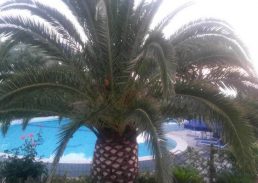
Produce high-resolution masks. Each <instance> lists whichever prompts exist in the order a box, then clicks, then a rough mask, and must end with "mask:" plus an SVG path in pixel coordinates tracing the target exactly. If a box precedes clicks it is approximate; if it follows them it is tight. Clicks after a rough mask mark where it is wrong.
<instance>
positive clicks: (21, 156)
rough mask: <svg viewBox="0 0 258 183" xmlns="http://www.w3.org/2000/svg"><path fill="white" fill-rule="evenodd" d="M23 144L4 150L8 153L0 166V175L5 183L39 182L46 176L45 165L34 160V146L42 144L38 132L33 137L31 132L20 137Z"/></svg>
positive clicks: (35, 154) (35, 153)
mask: <svg viewBox="0 0 258 183" xmlns="http://www.w3.org/2000/svg"><path fill="white" fill-rule="evenodd" d="M22 140H24V144H23V145H22V146H20V147H18V148H14V149H11V150H6V151H5V153H7V154H8V155H7V156H5V157H4V161H3V162H1V166H0V177H2V178H4V179H5V182H6V183H25V182H33V181H34V182H41V181H43V177H46V176H47V168H46V167H45V165H44V164H43V163H42V162H40V161H36V159H35V158H36V156H37V152H36V147H37V146H38V145H40V144H42V137H41V135H40V133H38V134H37V137H36V138H34V136H33V134H29V135H28V136H24V138H22Z"/></svg>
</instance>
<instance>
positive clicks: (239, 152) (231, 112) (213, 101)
mask: <svg viewBox="0 0 258 183" xmlns="http://www.w3.org/2000/svg"><path fill="white" fill-rule="evenodd" d="M176 93H177V95H176V97H174V98H172V99H171V102H170V105H169V107H168V109H167V113H169V114H170V115H172V116H173V117H186V116H187V117H188V118H189V119H191V118H195V119H196V118H197V119H203V120H204V121H205V122H206V123H207V124H208V125H209V126H210V127H211V128H213V129H214V130H215V131H217V132H218V133H220V135H221V137H222V138H223V140H224V141H225V142H226V143H229V144H230V146H231V147H232V150H233V152H234V155H235V156H236V158H237V161H238V163H239V164H240V166H241V167H242V169H243V170H246V171H252V170H253V164H251V163H250V162H251V159H252V152H251V149H250V147H251V146H252V143H253V142H254V134H253V130H252V127H251V125H250V124H249V122H248V119H246V117H245V114H244V113H243V111H244V110H243V109H242V107H243V106H241V105H240V104H238V103H237V102H234V101H232V99H230V98H225V97H224V96H223V95H221V94H219V93H217V92H214V91H210V90H209V89H207V88H204V87H201V86H189V85H188V86H184V85H183V86H177V88H176Z"/></svg>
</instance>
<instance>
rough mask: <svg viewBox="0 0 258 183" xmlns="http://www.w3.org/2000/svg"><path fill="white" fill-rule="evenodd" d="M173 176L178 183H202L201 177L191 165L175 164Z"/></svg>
mask: <svg viewBox="0 0 258 183" xmlns="http://www.w3.org/2000/svg"><path fill="white" fill-rule="evenodd" d="M173 176H174V178H175V180H176V182H178V183H202V182H203V178H202V177H201V176H200V175H199V173H198V171H197V170H196V169H194V168H192V167H184V166H181V167H179V166H177V167H174V168H173Z"/></svg>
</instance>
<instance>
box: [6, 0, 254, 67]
mask: <svg viewBox="0 0 258 183" xmlns="http://www.w3.org/2000/svg"><path fill="white" fill-rule="evenodd" d="M38 1H43V2H45V3H47V4H50V5H51V6H54V7H55V8H58V9H60V10H62V12H66V14H67V11H65V8H64V7H63V6H62V3H60V0H38ZM137 1H139V0H136V2H137ZM149 1H151V0H149ZM163 1H164V2H163V4H162V6H161V7H160V9H159V12H158V14H157V16H156V17H155V19H154V23H153V24H155V23H156V22H158V20H161V19H162V17H164V16H165V15H167V14H168V13H169V12H171V11H172V10H174V9H175V8H176V7H178V6H180V5H182V4H183V3H185V2H187V0H163ZM2 2H3V1H2ZM194 2H195V5H193V6H191V7H188V8H187V9H185V10H183V11H181V12H180V13H179V14H178V15H177V16H176V17H175V19H174V20H173V21H172V22H171V24H170V25H169V26H168V27H167V28H166V29H165V31H164V32H165V34H166V35H167V36H169V34H171V33H173V32H174V31H175V30H176V29H177V28H179V27H180V26H182V25H183V24H185V23H187V22H189V21H192V20H196V19H198V18H205V17H215V18H220V19H223V20H226V21H227V22H228V23H230V24H231V25H232V26H233V27H234V28H235V31H236V33H237V34H238V35H239V37H240V38H241V39H242V40H243V41H244V42H245V44H246V45H247V47H248V48H249V50H250V54H251V56H252V60H253V64H254V67H255V68H256V70H257V72H258V21H257V19H258V0H194Z"/></svg>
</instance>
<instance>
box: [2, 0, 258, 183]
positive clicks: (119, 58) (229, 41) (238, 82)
mask: <svg viewBox="0 0 258 183" xmlns="http://www.w3.org/2000/svg"><path fill="white" fill-rule="evenodd" d="M161 2H162V1H160V0H154V1H152V2H150V3H147V2H145V1H144V0H143V1H141V2H140V3H139V5H137V6H135V5H134V1H133V0H129V1H128V0H109V1H104V0H98V1H92V0H82V1H79V0H78V1H77V0H76V1H74V0H64V3H65V4H66V5H67V7H69V9H70V11H71V12H72V15H73V17H74V18H75V19H76V20H77V23H79V24H77V23H76V21H74V20H71V18H69V17H68V16H65V15H64V13H62V12H60V11H58V10H56V9H55V8H53V7H49V6H47V5H45V4H43V3H41V2H39V1H32V0H19V1H18V0H10V1H7V2H6V3H3V4H2V5H1V7H0V10H1V14H0V17H1V18H0V33H1V34H2V36H4V37H5V38H6V39H7V40H8V41H7V43H6V44H7V45H8V46H7V47H12V45H15V44H16V43H20V42H22V43H23V44H25V45H27V46H28V47H31V48H33V49H36V50H38V51H41V52H43V53H44V57H43V59H44V60H45V61H46V62H48V61H49V60H51V63H52V64H51V66H49V65H48V66H46V65H42V66H37V67H35V66H33V65H31V66H29V67H26V68H23V69H18V70H14V71H13V72H12V74H11V75H10V76H8V77H7V78H5V79H3V80H2V82H1V83H0V113H1V117H0V119H1V123H2V130H3V132H4V133H6V132H7V130H8V126H9V125H10V122H11V120H12V119H16V118H23V119H24V127H26V125H27V123H28V119H30V118H32V117H36V116H47V115H58V116H60V117H67V118H69V119H71V121H70V123H69V124H68V125H65V126H62V128H61V131H60V141H59V144H58V146H57V149H56V155H55V159H54V164H56V163H58V161H59V159H60V157H61V156H62V154H63V151H64V149H65V147H66V144H67V143H68V141H69V139H70V138H71V137H72V135H73V134H74V133H75V132H76V131H77V130H78V129H79V128H80V127H81V126H86V127H88V128H89V129H91V130H92V131H93V132H94V133H95V134H96V136H97V142H96V146H95V152H94V159H93V163H92V178H93V181H94V182H115V181H116V182H128V183H129V182H134V180H135V178H136V176H137V172H138V158H137V143H136V137H137V135H138V134H140V133H142V132H144V133H145V136H146V138H147V141H148V143H149V147H150V149H151V150H152V152H153V156H154V158H155V160H156V170H157V172H156V174H157V177H158V180H159V182H169V181H171V180H169V176H168V172H167V171H168V168H167V166H168V165H167V162H168V161H166V154H167V152H166V148H165V140H164V135H163V132H162V128H161V125H162V122H163V121H164V119H165V118H167V117H174V118H177V117H183V118H187V119H188V118H189V119H190V118H197V119H199V118H202V119H204V121H205V122H207V124H208V125H209V126H211V127H216V129H218V128H219V129H220V131H219V132H220V133H221V134H220V135H221V137H222V138H223V140H224V141H225V142H228V143H229V144H230V147H232V152H234V155H235V156H236V157H237V159H238V162H239V165H241V166H242V167H243V169H245V170H246V171H249V170H252V168H253V166H252V163H250V162H251V161H250V158H252V151H251V150H250V147H251V145H252V143H253V139H254V138H253V132H252V127H251V126H250V125H249V118H247V117H246V116H245V110H244V108H245V107H244V105H242V104H243V103H244V102H242V103H240V100H237V97H235V98H234V97H233V98H232V97H227V96H225V95H224V94H222V93H221V88H232V89H234V90H235V91H237V95H240V94H241V95H242V94H243V95H244V94H247V95H248V93H249V92H250V91H252V92H256V89H255V87H254V85H250V82H252V83H253V82H255V83H257V81H256V78H255V74H254V71H253V68H252V65H251V64H250V62H249V56H248V53H247V50H246V48H245V47H244V44H243V43H242V42H241V40H239V39H238V37H237V36H236V35H235V34H234V31H233V29H232V27H231V26H230V25H228V24H227V23H226V22H224V21H221V20H216V19H212V18H209V19H205V20H197V21H193V22H190V23H189V24H187V25H185V26H183V27H182V28H180V29H179V30H178V31H177V32H175V33H174V34H173V35H172V36H171V37H170V38H169V39H166V38H165V37H164V35H163V33H162V30H163V29H164V27H165V26H166V25H167V24H168V23H170V21H171V20H172V19H173V17H174V16H175V15H176V14H177V13H178V12H180V11H181V10H183V9H184V8H186V7H188V6H189V5H190V4H189V3H188V4H185V5H183V6H181V7H179V8H178V9H176V10H175V11H174V12H172V13H171V14H169V15H168V16H167V17H165V18H164V19H163V21H161V22H160V23H159V24H157V26H156V27H154V28H153V29H150V24H151V22H152V19H153V17H154V16H155V14H156V12H157V11H158V7H159V5H160V4H161ZM17 9H18V10H27V12H30V15H33V16H26V15H24V14H19V13H18V14H15V15H13V14H10V12H11V11H12V10H17ZM8 12H9V14H8ZM18 12H19V11H18ZM9 45H10V46H9ZM3 51H4V52H8V49H4V50H3ZM244 104H247V103H244ZM250 109H252V110H253V108H250ZM85 140H87V139H85ZM85 148H87V147H85ZM53 173H54V171H53V172H52V174H53ZM49 181H50V179H49Z"/></svg>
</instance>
